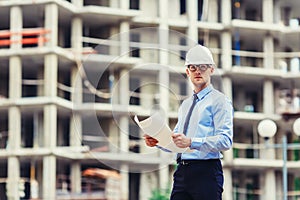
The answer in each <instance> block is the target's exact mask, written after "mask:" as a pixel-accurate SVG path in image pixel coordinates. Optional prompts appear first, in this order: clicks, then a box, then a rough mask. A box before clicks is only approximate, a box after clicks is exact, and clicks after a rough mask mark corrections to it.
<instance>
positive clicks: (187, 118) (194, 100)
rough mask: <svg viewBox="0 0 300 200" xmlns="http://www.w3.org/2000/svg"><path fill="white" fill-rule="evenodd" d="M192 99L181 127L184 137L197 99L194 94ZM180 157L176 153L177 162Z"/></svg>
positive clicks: (179, 154)
mask: <svg viewBox="0 0 300 200" xmlns="http://www.w3.org/2000/svg"><path fill="white" fill-rule="evenodd" d="M193 97H194V98H193V103H192V105H191V107H190V109H189V112H188V114H187V116H186V118H185V122H184V126H183V134H184V135H186V132H187V128H188V126H189V123H190V119H191V115H192V112H193V109H194V107H195V105H196V103H197V99H198V96H197V94H194V95H193ZM180 157H181V153H178V154H177V160H178V159H180Z"/></svg>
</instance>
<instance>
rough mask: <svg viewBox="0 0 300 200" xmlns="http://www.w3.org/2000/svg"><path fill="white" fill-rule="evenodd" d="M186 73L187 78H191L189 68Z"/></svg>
mask: <svg viewBox="0 0 300 200" xmlns="http://www.w3.org/2000/svg"><path fill="white" fill-rule="evenodd" d="M185 73H186V75H187V76H190V71H189V70H188V68H186V69H185Z"/></svg>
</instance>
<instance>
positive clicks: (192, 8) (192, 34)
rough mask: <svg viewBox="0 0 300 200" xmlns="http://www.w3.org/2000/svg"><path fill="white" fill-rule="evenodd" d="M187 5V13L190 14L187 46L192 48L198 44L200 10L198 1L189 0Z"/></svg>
mask: <svg viewBox="0 0 300 200" xmlns="http://www.w3.org/2000/svg"><path fill="white" fill-rule="evenodd" d="M186 3H187V5H186V7H187V13H188V29H187V35H188V39H189V40H188V41H187V45H188V46H190V47H192V46H194V45H195V43H198V28H197V21H198V20H197V19H198V17H197V15H198V13H197V9H196V8H198V1H197V0H189V1H186Z"/></svg>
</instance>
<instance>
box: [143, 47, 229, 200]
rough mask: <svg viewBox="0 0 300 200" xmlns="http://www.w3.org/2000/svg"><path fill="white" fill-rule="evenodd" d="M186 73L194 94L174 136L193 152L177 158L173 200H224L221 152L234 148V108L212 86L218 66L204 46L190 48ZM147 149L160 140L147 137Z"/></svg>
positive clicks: (182, 110)
mask: <svg viewBox="0 0 300 200" xmlns="http://www.w3.org/2000/svg"><path fill="white" fill-rule="evenodd" d="M185 66H186V74H187V76H188V77H189V79H190V81H191V83H192V84H193V92H194V95H193V96H192V97H190V98H188V99H186V100H184V101H183V103H182V105H181V106H180V108H179V112H178V122H177V124H176V126H175V129H174V133H173V135H172V138H173V141H174V143H175V144H176V145H177V146H178V147H181V148H186V147H189V148H190V149H192V150H194V151H193V152H192V153H182V154H178V155H177V163H178V167H177V169H176V171H175V173H174V182H173V189H172V194H171V200H221V199H222V192H223V170H222V165H221V161H220V159H221V158H222V157H223V155H222V153H221V151H225V150H228V149H230V148H231V146H232V137H233V107H232V103H231V101H230V100H229V99H228V98H227V97H226V96H225V95H224V94H223V93H221V92H219V91H218V90H216V89H214V87H213V86H212V84H211V75H212V74H213V72H214V67H215V63H214V61H213V57H212V54H211V52H210V51H209V50H208V49H207V48H206V47H204V46H201V45H196V46H195V47H193V48H191V49H190V50H189V51H188V52H187V55H186V60H185ZM145 142H146V144H147V145H148V146H150V147H153V146H156V144H157V143H158V141H157V140H156V139H155V138H152V137H150V136H148V135H145Z"/></svg>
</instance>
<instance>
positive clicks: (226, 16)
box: [220, 0, 231, 25]
mask: <svg viewBox="0 0 300 200" xmlns="http://www.w3.org/2000/svg"><path fill="white" fill-rule="evenodd" d="M220 9H222V11H221V20H222V23H223V24H224V25H229V24H230V22H231V0H222V2H221V8H220Z"/></svg>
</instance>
